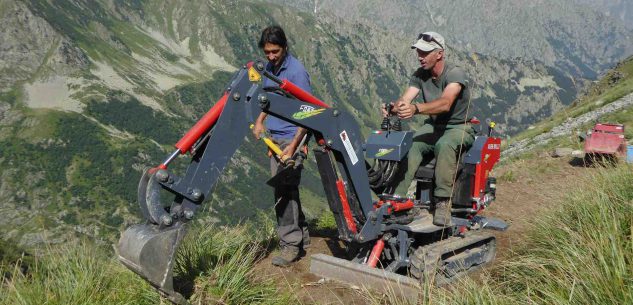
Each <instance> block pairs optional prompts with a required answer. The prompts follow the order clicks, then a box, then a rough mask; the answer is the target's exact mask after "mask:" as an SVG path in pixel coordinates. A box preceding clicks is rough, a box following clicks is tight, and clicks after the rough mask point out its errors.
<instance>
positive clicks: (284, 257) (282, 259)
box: [271, 247, 299, 267]
mask: <svg viewBox="0 0 633 305" xmlns="http://www.w3.org/2000/svg"><path fill="white" fill-rule="evenodd" d="M298 258H299V248H295V247H283V248H281V252H280V253H279V255H277V256H275V257H273V259H272V261H271V263H272V264H273V265H274V266H277V267H286V266H289V265H290V264H292V262H294V261H296V260H297V259H298Z"/></svg>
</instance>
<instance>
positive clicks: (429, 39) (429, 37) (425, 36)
mask: <svg viewBox="0 0 633 305" xmlns="http://www.w3.org/2000/svg"><path fill="white" fill-rule="evenodd" d="M420 39H422V40H424V41H426V42H435V43H437V44H438V45H439V46H440V47H441V48H442V49H444V46H443V45H442V44H441V43H440V42H439V41H437V40H436V39H435V38H434V37H433V35H431V34H427V33H422V34H420V35H418V40H420Z"/></svg>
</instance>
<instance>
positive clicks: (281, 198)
mask: <svg viewBox="0 0 633 305" xmlns="http://www.w3.org/2000/svg"><path fill="white" fill-rule="evenodd" d="M273 141H274V142H275V143H276V144H277V145H279V147H280V148H281V149H282V150H283V149H284V148H286V146H288V145H289V144H290V142H291V139H273ZM280 169H281V166H280V164H279V163H278V162H277V159H275V157H274V156H273V157H271V158H270V172H271V174H272V176H275V175H276V174H277V171H278V170H280ZM275 215H276V216H277V234H278V235H279V245H280V246H281V247H295V248H300V247H302V246H303V243H308V238H309V233H308V224H307V223H306V220H305V215H304V214H303V211H302V209H301V200H299V181H296V183H295V184H293V185H280V186H278V187H276V188H275Z"/></svg>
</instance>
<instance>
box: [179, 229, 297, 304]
mask: <svg viewBox="0 0 633 305" xmlns="http://www.w3.org/2000/svg"><path fill="white" fill-rule="evenodd" d="M260 229H263V230H259V231H257V230H255V229H254V228H251V227H249V226H237V227H234V228H230V229H228V228H224V229H218V228H214V227H206V228H196V229H194V230H193V232H189V234H188V235H187V237H186V239H185V241H184V242H183V245H182V246H181V248H180V249H179V252H178V256H177V258H176V266H175V270H174V273H175V274H176V276H175V282H176V285H178V286H179V290H181V291H182V292H183V293H184V294H185V295H189V296H190V302H192V303H193V304H216V303H217V304H289V303H293V302H291V301H290V300H291V297H290V296H289V295H287V294H284V293H280V292H279V291H277V289H276V288H275V285H274V283H272V282H271V281H266V280H261V279H259V278H258V279H257V280H256V279H255V274H254V269H253V266H254V264H255V263H256V262H257V261H258V260H259V259H260V258H261V257H262V256H263V255H264V254H265V253H266V249H267V248H268V247H267V246H268V245H267V243H268V240H269V239H268V238H269V237H270V236H272V235H273V234H274V231H273V230H272V227H265V228H260Z"/></svg>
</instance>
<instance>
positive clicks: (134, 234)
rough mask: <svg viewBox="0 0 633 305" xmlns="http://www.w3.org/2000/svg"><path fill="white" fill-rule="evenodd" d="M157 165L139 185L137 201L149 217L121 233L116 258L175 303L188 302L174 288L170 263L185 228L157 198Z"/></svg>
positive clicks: (144, 176) (145, 174) (144, 175)
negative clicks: (173, 220)
mask: <svg viewBox="0 0 633 305" xmlns="http://www.w3.org/2000/svg"><path fill="white" fill-rule="evenodd" d="M157 174H158V177H160V175H161V172H160V170H159V169H157V168H151V169H147V170H146V171H145V172H144V173H143V176H142V177H141V180H140V182H139V185H138V203H139V205H140V208H141V212H142V213H143V215H144V216H145V218H146V219H147V220H148V221H147V223H145V224H137V225H133V226H131V227H129V228H128V229H127V230H125V231H124V232H123V234H121V238H120V239H119V244H118V245H117V247H116V251H117V255H118V258H119V261H121V263H123V264H124V265H125V266H127V267H128V268H129V269H130V270H132V271H133V272H135V273H136V274H138V275H140V276H141V277H143V278H144V279H146V280H147V281H148V282H149V283H150V284H151V285H152V286H154V287H156V288H157V289H158V290H159V291H160V292H161V294H162V295H163V296H164V297H165V298H167V299H168V300H170V301H172V302H173V303H176V304H189V303H188V302H187V301H186V299H185V298H184V297H183V296H182V295H181V294H180V293H178V292H176V291H174V281H173V271H172V270H173V266H174V260H175V258H176V251H177V249H178V246H179V245H180V243H181V241H182V239H183V237H184V236H185V234H186V232H187V225H186V224H185V223H183V222H176V223H173V224H172V219H171V217H169V214H168V213H167V212H166V211H165V209H164V208H163V207H162V205H161V204H160V202H159V197H160V188H161V187H160V184H158V183H157V178H156V176H157Z"/></svg>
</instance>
